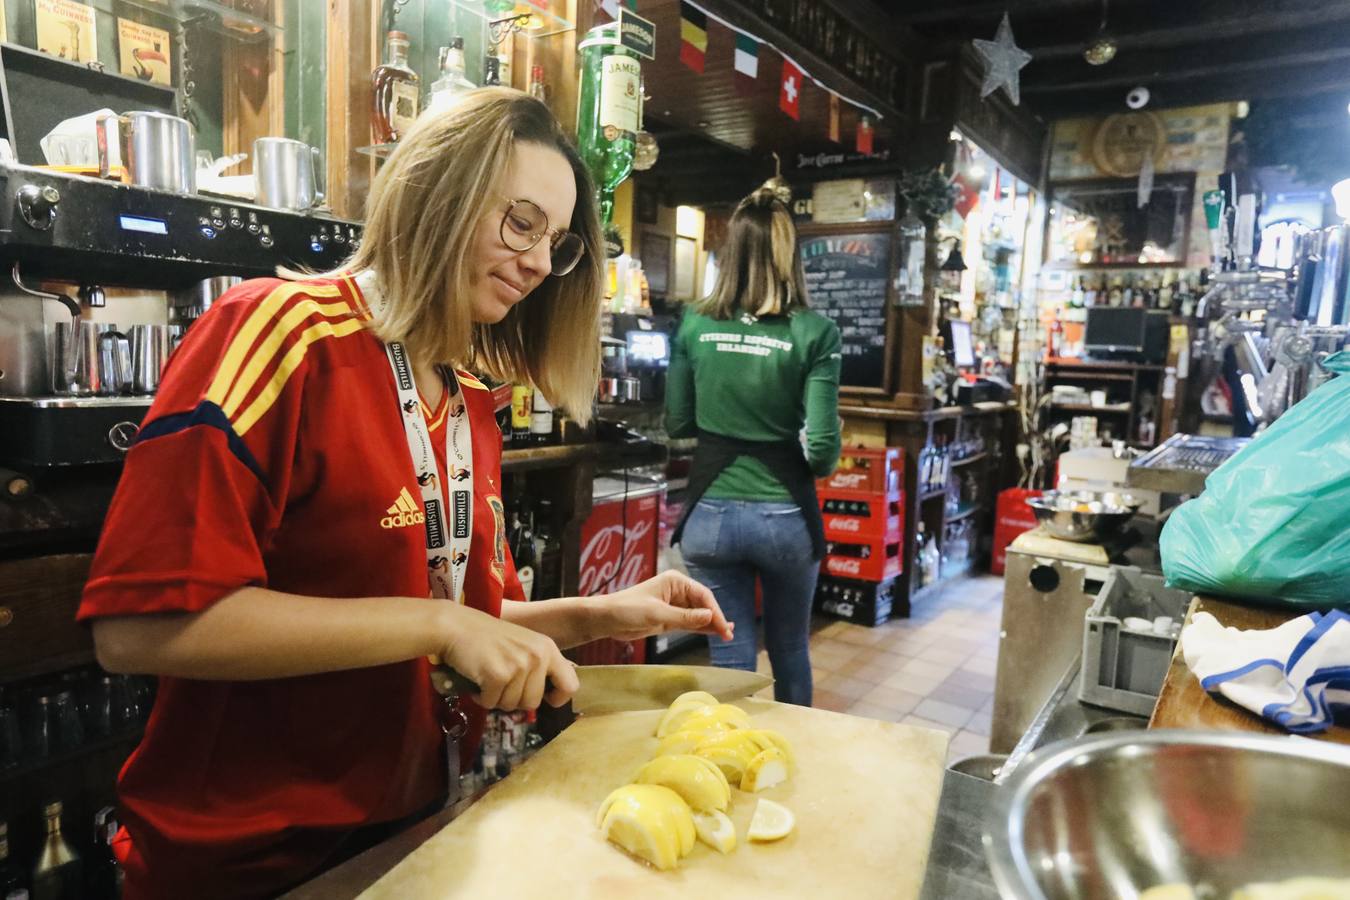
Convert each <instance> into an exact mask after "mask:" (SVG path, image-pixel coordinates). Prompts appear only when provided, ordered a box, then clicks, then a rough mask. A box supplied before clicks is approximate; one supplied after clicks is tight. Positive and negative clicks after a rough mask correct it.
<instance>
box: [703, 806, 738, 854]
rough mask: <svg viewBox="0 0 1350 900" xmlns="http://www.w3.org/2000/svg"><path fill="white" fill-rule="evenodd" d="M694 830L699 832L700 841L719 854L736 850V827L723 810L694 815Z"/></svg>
mask: <svg viewBox="0 0 1350 900" xmlns="http://www.w3.org/2000/svg"><path fill="white" fill-rule="evenodd" d="M694 829H695V831H697V832H698V839H699V840H700V841H702V842H703V843H705V844H707V845H708V846H709V847H712V848H713V849H714V850H716V851H717V852H718V853H730V852H731V851H732V850H735V849H736V825H735V824H734V823H733V822H732V821H731V817H730V816H728V815H727V814H726V813H724V812H722V811H721V810H717V809H714V810H712V811H710V812H702V813H700V812H696V813H694Z"/></svg>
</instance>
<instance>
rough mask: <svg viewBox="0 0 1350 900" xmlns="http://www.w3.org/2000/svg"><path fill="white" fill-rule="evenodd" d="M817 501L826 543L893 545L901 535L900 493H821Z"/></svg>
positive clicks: (902, 499)
mask: <svg viewBox="0 0 1350 900" xmlns="http://www.w3.org/2000/svg"><path fill="white" fill-rule="evenodd" d="M819 498H820V514H821V518H823V519H824V520H825V539H826V540H830V541H846V542H853V541H857V540H875V541H884V542H886V543H894V542H896V541H899V540H900V539H901V536H902V535H903V534H904V515H905V495H904V493H902V492H896V493H893V494H872V493H863V492H859V491H825V492H821V493H820V494H819Z"/></svg>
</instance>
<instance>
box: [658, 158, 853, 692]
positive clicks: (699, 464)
mask: <svg viewBox="0 0 1350 900" xmlns="http://www.w3.org/2000/svg"><path fill="white" fill-rule="evenodd" d="M789 196H790V195H789ZM718 262H719V264H720V265H719V274H718V278H717V283H716V286H715V288H714V289H713V292H712V294H711V295H709V296H708V297H707V298H705V299H704V300H702V301H700V302H698V303H696V304H694V306H693V308H692V309H690V310H688V311H687V312H686V313H685V316H684V319H683V321H682V322H681V324H680V329H679V333H678V334H677V335H676V338H675V343H674V345H673V346H672V348H671V361H670V372H669V378H668V381H667V387H666V430H667V431H669V432H670V435H671V436H672V437H692V436H695V435H697V436H698V450H697V451H695V453H694V461H693V465H692V467H691V470H690V475H689V489H688V499H687V500H686V502H685V513H684V515H685V518H684V520H683V521H682V522H681V524H680V526H679V527H678V528H677V529H676V532H675V535H674V540H675V541H678V542H679V544H680V551H681V553H682V555H683V557H684V561H685V563H686V565H687V567H688V569H689V574H690V575H692V576H693V577H694V578H695V579H696V580H697V581H699V582H700V583H702V584H704V585H706V586H707V587H708V588H709V589H711V590H712V592H713V594H714V595H715V596H716V597H717V601H718V603H719V604H721V607H722V609H723V610H724V611H725V612H726V616H727V620H728V621H729V622H732V623H734V624H735V625H736V636H735V638H734V639H733V640H731V641H730V642H727V643H723V642H720V641H712V642H710V643H711V647H710V649H711V651H712V652H711V655H712V661H713V663H714V664H716V665H719V666H727V667H729V668H737V669H748V670H750V671H753V670H754V669H755V661H756V655H757V652H758V651H757V647H756V637H755V580H756V578H758V579H759V581H760V582H761V584H762V585H763V589H764V590H763V596H764V637H765V644H766V645H767V647H768V650H769V662H770V664H771V665H772V666H773V676H774V686H773V689H774V697H775V699H777V700H779V701H782V702H785V703H797V704H800V705H803V706H810V705H811V688H812V685H811V662H810V656H809V652H808V638H809V635H810V624H811V600H812V596H813V594H814V593H815V588H816V577H817V574H818V572H819V566H820V559H821V557H822V556H824V554H825V529H824V524H823V522H822V521H821V516H820V508H819V506H818V505H817V502H816V489H815V481H814V478H815V477H821V476H824V475H828V474H829V473H830V471H831V470H833V468H834V466H835V463H836V462H838V460H839V411H838V410H839V367H840V336H839V329H838V328H837V327H836V326H835V324H834V323H833V322H832V321H830V320H829V319H827V318H825V317H824V316H822V315H820V314H819V313H816V312H813V311H812V310H811V309H809V308H808V304H807V295H806V283H805V280H804V278H803V277H802V267H801V261H800V259H799V258H798V256H797V234H796V229H795V228H794V227H793V225H792V216H791V214H790V213H789V212H788V208H787V205H786V202H785V201H784V199H783V198H782V196H781V189H776V188H775V186H774V185H773V184H772V183H771V184H769V185H765V186H764V187H762V188H760V189H759V190H757V191H755V192H754V193H753V194H751V195H750V196H749V197H747V198H746V199H745V200H743V201H741V203H740V205H739V206H737V208H736V211H735V213H734V214H733V215H732V217H731V222H730V225H729V227H728V229H727V238H726V242H725V244H724V245H723V247H722V250H721V253H720V254H719V260H718ZM803 425H804V426H805V428H806V444H805V453H804V454H803V448H802V444H801V442H800V440H799V435H800V433H801V431H802V427H803Z"/></svg>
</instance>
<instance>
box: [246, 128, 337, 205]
mask: <svg viewBox="0 0 1350 900" xmlns="http://www.w3.org/2000/svg"><path fill="white" fill-rule="evenodd" d="M323 179H324V161H323V154H321V153H320V152H319V148H318V147H311V146H310V145H309V144H306V143H303V142H302V141H293V140H291V139H290V138H281V137H264V138H258V139H257V140H256V141H254V142H253V184H254V188H255V190H256V193H255V195H254V202H255V203H257V204H258V205H259V206H269V207H271V208H273V209H291V210H297V211H304V210H307V209H312V208H313V207H315V206H318V205H319V204H320V203H322V202H323V199H324V193H323V191H324V180H323Z"/></svg>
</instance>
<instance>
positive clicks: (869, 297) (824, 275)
mask: <svg viewBox="0 0 1350 900" xmlns="http://www.w3.org/2000/svg"><path fill="white" fill-rule="evenodd" d="M800 252H801V256H802V269H803V271H804V272H805V274H806V290H807V292H808V293H809V294H810V297H811V307H812V308H813V309H815V310H816V311H817V312H819V313H821V314H823V315H826V316H829V317H830V318H831V319H833V320H834V323H835V324H836V325H838V326H839V333H840V335H841V337H842V338H843V343H844V351H843V353H844V360H843V370H842V372H841V374H840V379H839V380H840V384H841V385H843V386H844V387H858V388H875V389H882V388H885V387H887V385H886V383H885V381H886V315H887V309H886V296H887V293H886V288H887V285H888V283H889V282H890V267H891V258H890V257H891V235H890V233H889V232H885V231H877V232H870V233H855V234H833V235H820V236H803V237H802V239H801V243H800Z"/></svg>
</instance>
